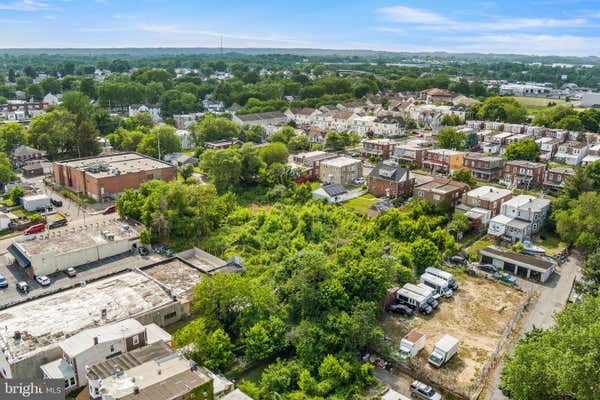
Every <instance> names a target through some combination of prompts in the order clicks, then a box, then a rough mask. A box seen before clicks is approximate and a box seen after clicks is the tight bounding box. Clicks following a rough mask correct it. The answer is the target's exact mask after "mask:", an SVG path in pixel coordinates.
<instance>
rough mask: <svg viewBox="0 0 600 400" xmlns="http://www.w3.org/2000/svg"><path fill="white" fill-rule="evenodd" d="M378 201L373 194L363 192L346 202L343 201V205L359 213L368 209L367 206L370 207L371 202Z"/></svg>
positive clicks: (364, 212) (363, 212)
mask: <svg viewBox="0 0 600 400" xmlns="http://www.w3.org/2000/svg"><path fill="white" fill-rule="evenodd" d="M378 201H379V199H378V198H377V197H375V196H373V195H372V194H369V193H367V194H365V195H362V196H360V197H357V198H355V199H352V200H348V201H347V202H345V203H344V205H343V206H344V207H346V208H347V209H349V210H352V211H355V212H358V213H361V214H366V213H367V211H368V210H369V207H371V206H372V205H373V204H375V203H377V202H378Z"/></svg>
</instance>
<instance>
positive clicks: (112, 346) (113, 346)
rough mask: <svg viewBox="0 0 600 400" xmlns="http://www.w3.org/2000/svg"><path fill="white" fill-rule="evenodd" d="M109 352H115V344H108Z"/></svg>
mask: <svg viewBox="0 0 600 400" xmlns="http://www.w3.org/2000/svg"><path fill="white" fill-rule="evenodd" d="M110 352H111V353H114V352H115V345H114V344H111V345H110Z"/></svg>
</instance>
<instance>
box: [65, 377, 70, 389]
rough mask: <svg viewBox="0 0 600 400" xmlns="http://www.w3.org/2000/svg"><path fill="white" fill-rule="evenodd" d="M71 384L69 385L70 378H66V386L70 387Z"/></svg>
mask: <svg viewBox="0 0 600 400" xmlns="http://www.w3.org/2000/svg"><path fill="white" fill-rule="evenodd" d="M69 386H70V385H69V380H68V379H65V387H66V388H68V387H69Z"/></svg>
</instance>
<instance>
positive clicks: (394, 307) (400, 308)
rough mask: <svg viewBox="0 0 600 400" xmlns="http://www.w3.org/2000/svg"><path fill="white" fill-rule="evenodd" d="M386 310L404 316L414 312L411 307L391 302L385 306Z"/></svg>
mask: <svg viewBox="0 0 600 400" xmlns="http://www.w3.org/2000/svg"><path fill="white" fill-rule="evenodd" d="M387 311H388V312H391V313H394V314H399V315H404V316H405V317H410V316H412V315H413V314H414V311H413V309H412V308H410V307H408V306H405V305H404V304H391V305H389V306H388V308H387Z"/></svg>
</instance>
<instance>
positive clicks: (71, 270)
mask: <svg viewBox="0 0 600 400" xmlns="http://www.w3.org/2000/svg"><path fill="white" fill-rule="evenodd" d="M65 274H67V275H69V276H70V277H74V276H75V275H77V270H75V268H73V267H71V268H67V269H66V270H65Z"/></svg>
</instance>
